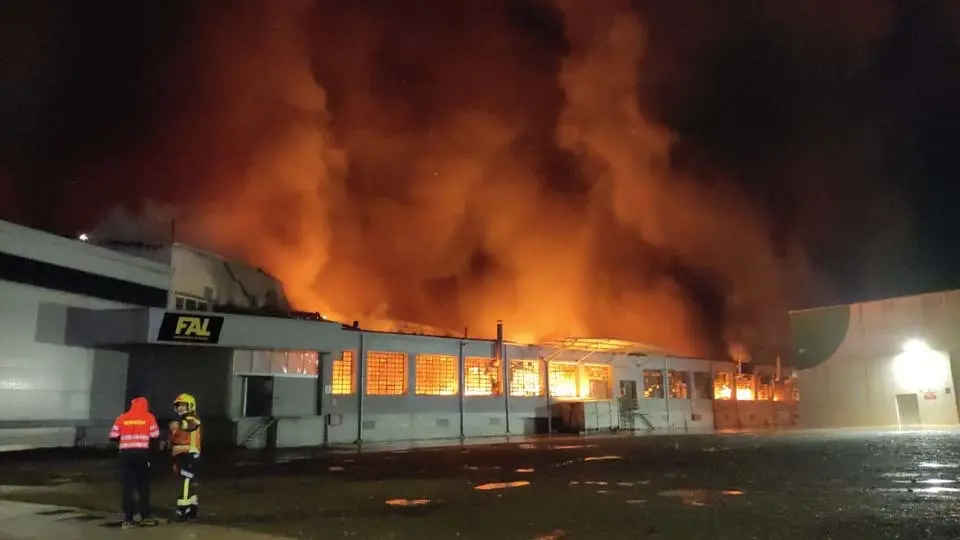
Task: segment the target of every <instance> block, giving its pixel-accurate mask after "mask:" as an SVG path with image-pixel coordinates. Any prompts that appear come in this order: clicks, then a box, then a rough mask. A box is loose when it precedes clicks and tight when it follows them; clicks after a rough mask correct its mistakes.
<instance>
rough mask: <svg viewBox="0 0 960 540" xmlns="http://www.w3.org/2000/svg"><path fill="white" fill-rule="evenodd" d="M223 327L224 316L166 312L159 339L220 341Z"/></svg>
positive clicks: (193, 341)
mask: <svg viewBox="0 0 960 540" xmlns="http://www.w3.org/2000/svg"><path fill="white" fill-rule="evenodd" d="M222 328H223V317H218V316H215V315H183V314H180V313H164V314H163V321H162V322H161V323H160V331H159V332H157V341H173V342H179V343H211V344H213V343H217V342H219V341H220V330H221V329H222Z"/></svg>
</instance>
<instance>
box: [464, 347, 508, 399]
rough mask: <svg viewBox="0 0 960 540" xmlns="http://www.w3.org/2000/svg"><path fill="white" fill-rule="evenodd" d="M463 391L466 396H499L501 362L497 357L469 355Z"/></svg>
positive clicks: (465, 360) (465, 361)
mask: <svg viewBox="0 0 960 540" xmlns="http://www.w3.org/2000/svg"><path fill="white" fill-rule="evenodd" d="M464 363H465V366H464V367H465V368H466V369H465V379H466V380H465V381H464V387H463V393H464V395H466V396H499V395H500V364H499V363H498V362H497V360H496V359H495V358H476V357H467V358H465V359H464Z"/></svg>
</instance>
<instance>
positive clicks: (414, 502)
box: [386, 499, 430, 506]
mask: <svg viewBox="0 0 960 540" xmlns="http://www.w3.org/2000/svg"><path fill="white" fill-rule="evenodd" d="M386 503H387V504H388V505H390V506H425V505H428V504H430V499H389V500H387V501H386Z"/></svg>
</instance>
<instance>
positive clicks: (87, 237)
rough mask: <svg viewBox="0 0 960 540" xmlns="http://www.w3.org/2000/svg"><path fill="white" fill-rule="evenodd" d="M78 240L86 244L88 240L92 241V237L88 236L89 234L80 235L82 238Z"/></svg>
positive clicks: (79, 237)
mask: <svg viewBox="0 0 960 540" xmlns="http://www.w3.org/2000/svg"><path fill="white" fill-rule="evenodd" d="M77 239H78V240H80V241H81V242H86V241H87V240H89V239H90V237H89V236H87V233H80V236H78V237H77Z"/></svg>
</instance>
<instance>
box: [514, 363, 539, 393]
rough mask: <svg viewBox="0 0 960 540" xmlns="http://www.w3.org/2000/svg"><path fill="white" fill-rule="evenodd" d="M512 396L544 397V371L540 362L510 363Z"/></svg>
mask: <svg viewBox="0 0 960 540" xmlns="http://www.w3.org/2000/svg"><path fill="white" fill-rule="evenodd" d="M510 395H511V396H527V397H530V396H542V395H543V370H541V369H540V361H539V360H511V361H510Z"/></svg>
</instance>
